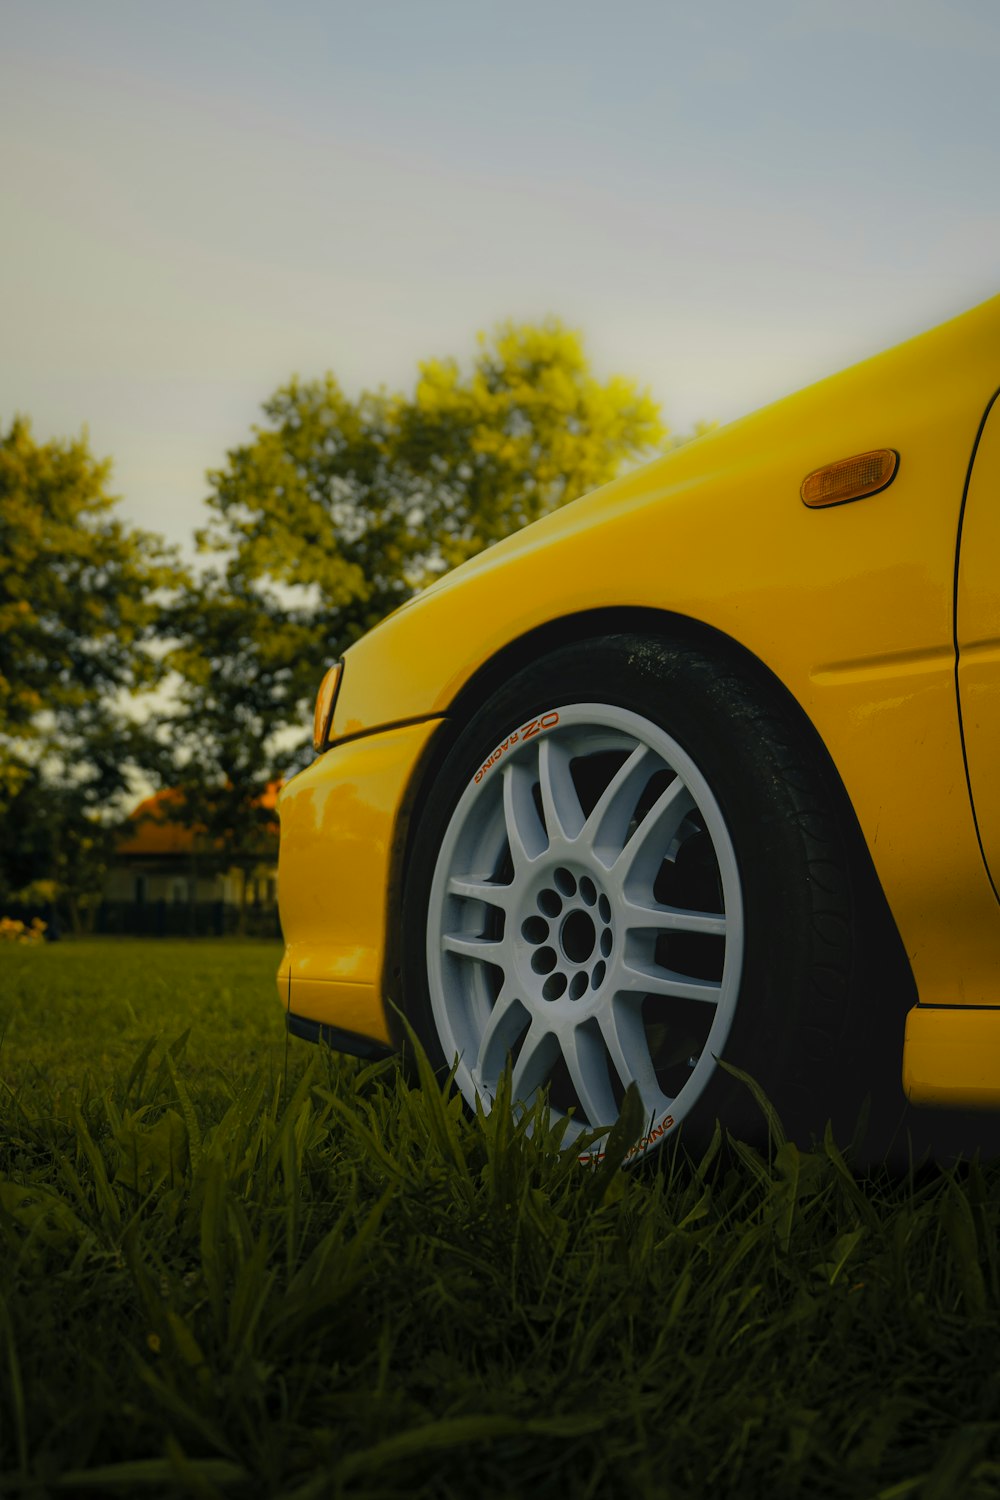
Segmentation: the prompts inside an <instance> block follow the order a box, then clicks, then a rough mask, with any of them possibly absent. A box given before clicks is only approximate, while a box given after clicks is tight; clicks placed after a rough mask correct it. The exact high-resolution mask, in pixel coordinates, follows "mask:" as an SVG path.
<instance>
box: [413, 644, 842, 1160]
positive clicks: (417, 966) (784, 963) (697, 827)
mask: <svg viewBox="0 0 1000 1500" xmlns="http://www.w3.org/2000/svg"><path fill="white" fill-rule="evenodd" d="M768 697H769V694H768V693H767V692H766V691H762V687H761V684H760V683H757V682H753V683H751V681H750V680H749V679H748V678H747V677H745V676H744V675H742V674H740V673H738V672H734V671H733V670H732V668H731V667H730V666H729V665H728V664H727V663H726V662H725V661H724V659H723V658H721V657H720V658H718V659H716V658H714V657H712V656H710V655H708V654H706V653H704V652H702V651H700V650H692V649H690V648H682V647H679V646H673V645H670V644H667V643H665V642H662V641H658V640H655V639H647V638H643V637H636V636H614V637H605V638H603V639H601V640H599V641H592V642H589V643H586V644H585V645H579V646H572V647H566V648H562V649H561V650H559V651H557V652H554V653H553V654H552V655H551V656H549V657H547V658H545V659H544V660H542V661H540V662H538V663H536V664H534V665H532V666H530V667H528V668H526V669H525V670H523V671H522V672H520V673H519V674H518V675H517V676H516V677H514V678H512V679H511V681H510V682H509V683H508V685H507V687H506V688H505V689H504V690H503V691H502V692H501V693H500V694H498V695H496V696H495V697H494V698H493V699H491V700H490V702H489V703H488V704H486V705H485V706H484V707H483V708H482V709H481V710H480V711H479V713H478V714H476V716H475V717H474V718H473V719H472V720H471V722H470V723H469V724H468V725H467V726H466V727H465V728H464V729H463V730H462V731H461V732H460V733H459V735H458V737H457V740H456V742H455V744H454V745H453V747H452V749H451V751H450V753H449V755H448V757H447V759H446V761H445V763H444V765H443V766H442V767H441V768H440V771H439V773H438V775H437V778H436V781H435V785H434V787H433V789H432V790H431V792H430V794H429V795H428V797H427V800H426V803H425V805H424V807H423V810H422V812H421V814H420V817H419V819H418V823H417V826H416V829H415V833H414V841H413V845H412V854H411V858H410V862H409V868H408V872H407V877H406V890H405V901H404V949H403V956H404V969H403V974H404V1008H405V1009H406V1011H407V1013H408V1015H409V1018H410V1020H411V1022H412V1024H413V1025H414V1029H415V1030H416V1032H417V1034H418V1036H419V1037H420V1039H421V1041H422V1042H423V1044H424V1045H425V1047H426V1048H427V1050H428V1052H429V1055H430V1056H431V1059H432V1061H433V1062H435V1064H437V1065H438V1066H440V1067H450V1066H452V1065H455V1066H456V1073H455V1080H456V1084H457V1086H458V1088H459V1089H460V1091H461V1093H462V1095H463V1096H464V1098H465V1099H466V1101H467V1102H468V1103H469V1104H470V1105H472V1104H474V1102H475V1100H476V1098H477V1097H478V1098H479V1099H480V1100H481V1101H482V1103H483V1104H484V1105H485V1107H487V1108H489V1107H490V1106H491V1104H492V1102H493V1099H494V1096H495V1093H496V1089H497V1084H498V1081H499V1078H500V1075H501V1073H502V1071H503V1069H504V1067H505V1066H506V1065H507V1063H508V1060H510V1064H511V1067H512V1089H513V1097H514V1099H515V1100H516V1101H521V1102H524V1103H530V1102H531V1101H532V1100H533V1099H534V1098H535V1097H536V1096H537V1094H538V1093H539V1091H540V1090H544V1091H545V1092H546V1094H547V1096H548V1100H549V1105H550V1108H551V1110H552V1112H553V1114H555V1115H557V1116H558V1115H566V1116H568V1117H569V1121H568V1126H567V1135H566V1139H567V1141H572V1140H573V1139H574V1138H575V1137H576V1136H578V1135H579V1134H580V1133H581V1132H582V1131H583V1130H584V1129H588V1128H589V1129H590V1130H596V1129H601V1128H604V1127H610V1126H611V1124H613V1122H614V1121H615V1119H616V1118H617V1116H618V1113H619V1110H620V1107H621V1103H622V1098H623V1096H624V1093H625V1090H626V1088H627V1087H628V1086H629V1084H635V1086H636V1088H637V1090H638V1093H639V1096H640V1098H641V1101H642V1105H643V1112H644V1117H645V1120H646V1125H645V1127H644V1129H643V1132H642V1135H641V1136H640V1138H639V1139H638V1140H637V1141H636V1142H635V1145H634V1148H633V1150H632V1152H631V1155H632V1157H633V1158H635V1157H638V1156H640V1155H643V1154H645V1153H646V1152H647V1151H649V1150H650V1149H652V1148H653V1147H654V1146H656V1145H657V1144H659V1143H660V1142H661V1141H662V1140H664V1139H665V1138H666V1137H667V1136H669V1135H670V1134H672V1133H673V1132H674V1131H675V1130H677V1129H678V1127H680V1126H682V1125H683V1127H684V1136H685V1140H686V1141H687V1142H688V1143H689V1144H691V1145H693V1146H694V1147H695V1148H697V1147H698V1146H699V1145H700V1144H701V1143H702V1142H703V1140H704V1139H706V1138H707V1137H708V1135H709V1134H710V1133H711V1129H712V1128H713V1126H714V1123H715V1120H716V1118H721V1119H722V1121H723V1123H725V1124H727V1125H729V1126H730V1127H731V1128H733V1129H734V1130H736V1131H738V1132H739V1133H741V1134H743V1136H744V1137H745V1138H751V1139H752V1138H754V1136H755V1135H759V1134H760V1115H759V1112H758V1111H757V1109H756V1106H755V1105H754V1103H753V1100H752V1098H751V1097H750V1095H749V1094H748V1091H747V1089H746V1087H745V1086H744V1085H743V1084H742V1083H740V1082H739V1080H737V1079H736V1078H735V1077H734V1076H733V1075H732V1074H730V1073H728V1072H726V1071H725V1070H724V1069H721V1068H720V1066H719V1064H720V1060H726V1061H729V1062H731V1063H733V1064H735V1065H736V1066H737V1067H738V1068H740V1069H743V1070H745V1071H747V1072H749V1073H751V1074H752V1075H753V1076H754V1077H755V1078H756V1079H757V1080H758V1081H759V1082H760V1083H761V1085H762V1086H763V1087H764V1089H765V1092H767V1093H768V1094H769V1096H770V1097H771V1098H772V1100H773V1102H774V1103H775V1105H776V1106H777V1108H778V1111H779V1114H781V1115H782V1117H783V1119H784V1120H785V1123H786V1125H787V1126H788V1127H789V1128H790V1129H791V1130H792V1132H793V1133H798V1134H805V1133H806V1132H807V1131H808V1129H809V1128H810V1127H812V1128H815V1129H822V1125H823V1122H824V1119H825V1115H826V1112H827V1111H828V1110H829V1109H831V1108H832V1107H833V1104H834V1101H835V1098H836V1097H837V1096H838V1095H839V1096H840V1097H841V1098H843V1097H844V1096H845V1094H846V1092H847V1090H846V1084H847V1082H848V1080H846V1079H845V1078H844V1077H843V1076H842V1073H841V1072H840V1063H839V1058H840V1055H841V1043H842V1040H843V1038H844V1037H845V1036H846V1035H847V1033H848V1028H849V1024H850V1005H851V1001H852V985H851V983H850V974H851V965H852V922H851V907H850V881H849V878H848V861H847V855H846V852H845V847H844V839H843V837H842V833H841V830H840V829H839V827H838V823H837V819H836V817H835V816H834V813H833V812H832V810H831V808H832V802H833V799H832V797H831V794H830V788H829V787H828V786H825V785H824V775H823V772H822V770H821V768H820V766H819V764H818V761H817V757H816V755H815V753H812V754H810V753H809V752H810V747H806V746H805V745H804V744H803V743H802V740H801V735H800V733H796V730H795V728H793V726H792V725H791V723H790V722H789V721H788V719H787V716H786V714H785V713H783V712H781V711H780V710H779V711H778V712H777V713H776V712H775V704H774V703H771V702H769V701H766V700H767V699H768ZM781 707H782V708H783V705H782V706H781ZM594 1149H599V1148H594Z"/></svg>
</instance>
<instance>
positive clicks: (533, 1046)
mask: <svg viewBox="0 0 1000 1500" xmlns="http://www.w3.org/2000/svg"><path fill="white" fill-rule="evenodd" d="M558 1056H559V1042H558V1039H557V1037H556V1035H555V1033H554V1032H552V1031H549V1030H548V1028H547V1027H545V1026H543V1025H542V1024H541V1023H540V1022H539V1021H532V1023H531V1027H530V1029H529V1031H528V1034H527V1036H526V1037H525V1039H524V1041H523V1042H522V1043H521V1050H520V1052H519V1053H518V1055H517V1062H516V1063H515V1064H514V1071H513V1074H512V1075H511V1084H510V1086H511V1097H512V1098H513V1099H515V1100H518V1099H519V1100H521V1102H522V1103H525V1104H526V1103H527V1102H528V1101H529V1100H530V1098H531V1096H532V1095H533V1094H535V1093H537V1091H538V1090H539V1089H540V1088H542V1086H543V1085H544V1084H546V1083H547V1082H548V1079H549V1074H550V1073H551V1071H552V1065H553V1063H554V1062H555V1061H556V1059H557V1057H558Z"/></svg>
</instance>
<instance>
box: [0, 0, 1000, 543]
mask: <svg viewBox="0 0 1000 1500" xmlns="http://www.w3.org/2000/svg"><path fill="white" fill-rule="evenodd" d="M998 73H1000V3H997V0H863V3H859V0H836V3H830V0H756V3H754V4H749V3H747V0H700V3H698V4H690V3H685V4H682V3H677V0H658V3H655V0H616V3H615V4H610V3H608V0H603V3H600V4H598V3H593V0H571V3H566V0H530V3H526V0H365V3H360V0H352V3H343V0H325V3H319V0H283V3H282V4H281V5H278V4H260V3H254V0H241V3H238V4H237V3H222V0H197V3H191V0H172V3H171V4H169V5H165V4H154V3H153V0H145V3H142V0H87V3H86V4H83V3H80V0H27V3H26V0H0V148H2V160H3V168H4V170H3V194H2V199H0V428H3V429H6V427H7V426H8V425H9V422H10V420H11V418H12V417H13V416H14V414H15V413H21V414H24V415H26V416H28V417H30V418H31V419H32V422H33V425H34V430H35V435H36V437H38V438H39V439H42V440H47V439H49V438H54V437H70V436H75V435H76V434H78V433H79V432H80V431H81V429H82V428H83V427H84V426H86V427H87V429H88V430H89V435H90V441H91V446H92V449H93V451H94V452H95V454H97V455H98V456H100V457H110V458H111V459H112V460H113V473H112V484H111V488H112V490H113V491H114V492H115V493H116V494H118V495H120V496H121V497H122V498H121V514H122V516H123V517H124V518H125V519H127V520H128V521H130V522H133V523H135V524H138V525H142V526H144V527H147V528H149V529H153V530H156V531H159V532H161V533H162V534H164V535H165V536H167V537H168V538H169V539H170V540H171V541H174V542H177V543H179V544H181V545H182V546H183V547H184V548H185V549H187V548H189V547H190V539H191V536H192V533H193V530H194V528H195V527H196V526H197V525H199V524H202V522H203V521H204V519H205V512H204V497H205V496H206V495H207V493H208V490H209V485H208V483H207V481H206V478H205V472H206V470H207V469H210V468H213V467H217V466H220V465H222V464H224V462H225V455H226V451H227V449H229V448H231V447H233V446H234V445H236V444H238V443H240V442H242V441H244V440H245V439H246V438H247V437H248V436H249V434H250V428H251V425H252V424H253V423H254V422H255V421H256V420H258V419H259V416H260V412H259V408H260V404H261V403H262V402H263V401H264V400H265V399H266V398H267V396H268V395H269V394H270V393H271V392H272V391H273V390H274V389H275V388H276V387H277V386H278V385H279V384H281V383H282V382H284V381H285V380H287V378H288V377H289V376H290V375H291V374H292V373H297V374H299V375H301V376H303V377H309V376H315V375H319V374H322V373H323V372H324V371H326V370H332V371H333V373H334V374H335V375H336V377H337V378H338V380H339V381H340V383H341V384H342V385H343V386H344V387H345V389H346V390H347V391H348V392H349V393H351V394H356V393H357V392H358V391H359V390H360V389H361V388H363V387H366V386H367V387H373V386H377V385H380V384H385V385H386V386H388V387H390V388H393V389H402V390H409V389H412V386H413V383H414V379H415V377H416V372H417V364H418V361H419V360H421V359H427V358H432V357H441V356H454V357H455V358H457V359H459V360H460V361H463V362H467V361H469V360H470V359H471V357H472V355H473V352H474V349H475V335H476V333H477V331H478V330H480V329H489V328H491V327H492V326H494V325H495V324H496V323H497V322H499V321H500V320H503V319H506V318H513V319H515V320H517V321H521V322H525V321H534V320H540V319H542V318H544V317H546V316H550V315H554V316H557V317H559V318H561V319H562V320H563V321H564V322H565V323H567V324H569V325H570V326H572V327H575V328H578V329H580V330H581V332H582V334H583V336H584V340H585V346H586V349H587V351H588V354H589V356H590V358H591V361H592V365H593V368H594V371H595V373H596V374H598V375H599V376H602V377H607V376H610V375H612V374H618V373H621V374H625V375H628V376H631V377H633V378H635V379H636V380H638V381H639V383H640V384H641V385H643V386H646V387H648V388H649V390H650V391H651V393H652V394H653V396H654V397H655V398H656V399H657V400H658V401H659V402H660V404H661V406H662V409H663V414H664V417H665V419H666V421H667V423H668V424H669V425H670V426H671V428H673V429H674V430H675V431H677V432H684V431H685V430H687V429H688V428H690V427H691V426H692V425H693V423H694V422H695V421H696V420H699V419H704V420H718V421H728V420H730V419H731V418H734V417H737V416H740V415H742V414H743V413H745V412H747V411H750V410H753V409H754V408H755V407H758V406H760V405H762V404H764V403H766V402H768V401H770V400H773V399H775V398H777V397H779V396H782V395H785V394H787V393H788V392H789V391H791V390H794V389H796V388H797V387H799V386H800V385H802V384H805V383H807V382H809V381H811V380H814V379H819V378H821V377H822V376H824V375H827V374H830V373H832V372H833V371H835V370H837V369H839V368H842V367H844V366H845V365H848V364H850V363H853V362H854V361H855V360H857V359H861V358H864V357H865V356H867V355H869V354H872V353H875V352H877V351H878V350H880V349H883V348H886V347H888V346H890V345H891V344H893V343H895V342H897V341H898V340H900V339H902V338H905V337H908V336H909V335H911V334H915V333H918V332H921V331H923V330H924V329H926V328H929V327H932V326H933V325H934V324H935V323H938V322H941V321H942V320H943V319H945V318H948V317H950V316H952V315H954V314H956V313H959V312H962V311H964V310H965V309H967V308H969V307H971V306H974V305H975V304H976V303H977V302H980V301H982V300H984V299H985V298H987V297H989V296H991V295H993V294H995V293H996V292H997V291H1000V170H998V149H1000V89H998V87H997V82H996V80H997V77H998Z"/></svg>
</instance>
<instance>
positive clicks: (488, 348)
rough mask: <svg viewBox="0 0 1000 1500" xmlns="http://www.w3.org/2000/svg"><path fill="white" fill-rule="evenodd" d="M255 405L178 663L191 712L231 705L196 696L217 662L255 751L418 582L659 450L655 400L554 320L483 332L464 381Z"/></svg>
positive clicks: (214, 497) (215, 477)
mask: <svg viewBox="0 0 1000 1500" xmlns="http://www.w3.org/2000/svg"><path fill="white" fill-rule="evenodd" d="M263 410H264V415H265V418H266V421H265V423H263V424H261V425H259V426H257V427H255V428H254V436H253V438H252V440H251V441H250V442H248V443H246V444H244V445H242V446H240V447H238V448H234V449H232V450H231V451H230V453H229V454H228V462H227V464H226V466H225V467H224V468H222V469H219V470H216V471H214V472H212V473H211V474H210V475H209V478H210V481H211V484H212V493H211V495H210V496H209V501H208V503H209V506H210V508H211V511H212V519H211V522H210V524H209V526H208V527H206V529H205V530H204V532H203V533H202V534H201V536H200V538H199V540H200V543H201V545H202V546H203V547H204V548H205V549H206V550H209V551H214V552H215V553H216V554H217V556H219V557H220V558H221V559H222V566H221V567H219V566H216V567H215V568H211V569H209V570H208V571H207V572H206V573H205V574H204V575H203V577H202V579H201V580H200V582H199V583H198V585H197V586H196V588H195V589H194V590H193V591H192V592H191V593H190V594H189V595H188V598H187V601H186V604H185V606H184V608H183V610H182V618H181V620H180V627H181V628H180V634H181V635H182V636H183V637H184V639H185V646H184V649H183V651H182V652H181V653H180V654H179V655H177V656H175V658H174V662H175V664H176V665H178V666H179V668H180V670H181V671H182V673H183V674H184V676H185V678H186V679H187V681H188V683H189V692H190V693H191V694H193V696H191V700H190V701H191V707H192V714H194V715H195V716H196V715H197V713H199V712H201V709H202V707H204V705H205V704H206V702H211V704H212V705H213V707H214V708H215V709H216V710H218V708H219V706H220V704H221V701H222V697H223V696H224V695H225V691H226V688H225V684H223V683H221V682H220V681H219V677H218V673H213V674H210V675H209V679H208V680H205V681H202V682H201V684H200V686H201V687H202V688H204V690H205V691H204V693H200V694H199V693H198V692H197V688H198V686H199V682H198V674H199V672H202V671H203V668H202V667H201V666H200V665H199V662H200V661H203V659H204V656H205V653H206V652H207V653H208V654H209V655H213V656H215V657H218V654H219V651H220V650H224V654H225V655H226V657H227V667H226V672H227V674H228V676H229V678H230V680H231V686H232V688H234V689H235V692H234V693H231V694H230V697H229V703H230V710H223V711H222V712H223V717H226V718H228V717H229V716H230V711H231V712H232V713H236V712H238V711H239V710H240V709H241V708H242V707H244V706H245V705H246V704H248V703H249V702H251V701H252V702H254V703H255V704H256V709H255V710H254V712H253V713H252V715H251V718H252V722H253V724H254V727H255V730H256V738H257V739H258V740H259V739H260V737H261V734H262V733H264V732H266V731H267V730H275V729H279V728H281V727H283V726H286V725H289V724H293V723H301V722H302V718H303V714H304V711H305V705H306V703H307V702H308V701H309V699H310V698H311V695H312V692H313V690H314V688H315V678H316V674H317V672H318V670H319V669H320V668H321V667H322V665H323V664H324V663H325V662H327V661H328V660H330V659H332V658H335V657H336V656H337V655H339V654H340V652H342V651H343V650H344V649H345V647H346V646H348V645H350V643H351V642H352V641H353V640H355V639H356V638H357V637H358V636H359V635H361V634H363V633H364V631H366V630H368V629H370V628H371V626H373V625H375V624H376V623H377V622H378V621H379V620H380V619H382V617H383V616H384V615H386V614H388V613H389V611H390V610H392V609H394V608H395V607H396V606H397V605H399V604H402V603H403V602H404V600H406V599H408V598H409V597H410V596H411V595H412V594H413V593H414V592H415V591H416V590H417V589H418V588H419V587H421V586H422V585H423V584H424V583H426V582H428V581H429V579H431V578H432V577H434V576H435V575H436V574H438V573H440V572H442V571H443V570H444V569H445V568H446V567H449V566H451V565H453V564H454V563H457V562H460V561H462V560H463V559H464V558H466V557H470V556H471V555H472V554H473V553H475V552H477V551H479V550H480V549H481V548H482V547H484V546H487V545H489V544H490V543H491V542H494V541H496V540H498V539H499V538H500V537H502V536H506V535H507V534H508V533H509V532H512V531H515V530H517V529H518V528H519V527H520V526H523V525H525V524H526V523H527V522H528V521H532V520H534V519H536V517H538V516H541V515H544V514H545V513H546V512H547V511H550V510H552V509H554V508H555V507H556V506H558V505H561V504H563V503H564V502H565V501H567V500H570V499H573V498H574V496H576V495H577V494H581V493H583V492H584V491H586V490H589V489H592V488H594V487H595V486H596V485H599V484H604V483H606V482H607V481H608V480H610V479H612V478H614V477H615V475H616V474H617V473H618V472H619V471H620V470H621V469H622V468H623V467H625V466H626V465H629V464H634V463H636V462H638V461H639V460H641V459H643V458H647V457H650V456H652V455H653V454H654V453H655V452H656V451H658V450H659V449H660V448H662V446H663V444H664V440H665V438H666V428H665V427H664V425H663V423H662V421H661V419H660V414H659V410H658V408H657V406H656V404H655V402H654V401H653V400H652V399H651V397H650V396H649V395H648V394H646V393H644V392H641V391H639V390H637V389H636V386H635V384H634V383H633V382H631V381H629V380H625V379H623V378H621V377H615V378H612V379H611V380H609V381H608V382H606V383H604V384H601V383H600V382H599V381H598V380H597V379H595V377H594V376H593V375H592V374H591V373H590V369H589V366H588V363H587V359H586V356H585V354H584V351H583V344H582V341H581V338H580V335H579V334H577V333H575V332H573V331H571V330H568V329H566V328H564V327H563V326H562V325H561V324H560V323H558V322H556V321H554V320H553V321H550V322H548V323H545V324H544V325H542V326H540V327H532V326H526V327H516V326H514V325H513V324H510V323H508V324H505V325H503V326H502V327H500V328H499V329H498V330H497V331H496V333H495V334H494V336H493V338H492V340H491V339H488V338H487V337H486V336H484V335H480V339H479V350H478V354H477V357H476V359H475V361H474V363H473V365H472V368H471V370H469V371H467V372H463V371H462V370H461V369H460V367H459V366H458V364H457V363H456V362H455V361H454V360H443V361H440V360H435V361H429V362H428V363H426V364H423V365H421V366H420V372H419V378H418V380H417V383H416V387H415V390H414V393H413V395H412V396H409V397H405V396H402V395H398V394H396V395H392V394H388V393H387V392H385V391H384V390H379V391H377V392H374V393H373V392H364V393H362V395H361V396H360V397H359V398H358V399H357V400H356V401H352V400H350V399H349V398H348V397H347V396H345V395H344V393H343V391H342V390H341V389H340V387H339V385H338V384H337V382H336V380H335V379H334V377H333V376H332V375H330V374H328V375H326V376H325V377H324V378H323V379H322V380H313V381H305V382H303V381H299V380H298V379H293V380H291V381H289V382H288V384H287V385H284V386H282V387H281V388H280V389H279V390H278V391H276V392H275V394H274V395H273V396H272V397H271V398H270V400H269V401H267V402H265V403H264V408H263ZM233 651H235V652H236V657H235V659H234V657H233ZM244 688H246V689H247V690H248V696H247V697H246V698H244V697H242V696H241V695H242V693H243V690H244ZM262 693H263V696H262ZM196 700H197V705H196Z"/></svg>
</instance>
